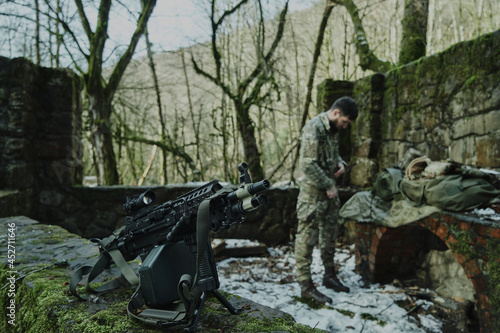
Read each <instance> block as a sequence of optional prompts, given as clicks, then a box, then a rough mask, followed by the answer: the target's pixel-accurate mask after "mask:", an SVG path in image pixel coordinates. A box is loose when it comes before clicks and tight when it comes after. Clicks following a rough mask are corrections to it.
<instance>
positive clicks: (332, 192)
mask: <svg viewBox="0 0 500 333" xmlns="http://www.w3.org/2000/svg"><path fill="white" fill-rule="evenodd" d="M326 196H327V197H328V198H329V199H333V198H335V197H336V196H337V188H336V187H335V185H332V187H331V188H330V189H329V190H326Z"/></svg>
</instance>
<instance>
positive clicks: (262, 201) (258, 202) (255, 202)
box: [251, 195, 269, 208]
mask: <svg viewBox="0 0 500 333" xmlns="http://www.w3.org/2000/svg"><path fill="white" fill-rule="evenodd" d="M251 201H252V206H253V208H257V207H260V206H264V207H265V206H267V205H268V204H269V200H267V197H266V196H265V195H259V196H258V197H255V198H252V200H251Z"/></svg>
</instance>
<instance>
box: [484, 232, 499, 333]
mask: <svg viewBox="0 0 500 333" xmlns="http://www.w3.org/2000/svg"><path fill="white" fill-rule="evenodd" d="M486 248H487V249H488V253H489V255H490V259H492V260H490V261H489V262H488V265H487V268H486V272H487V274H488V278H487V280H488V297H489V299H490V305H491V309H492V318H494V319H493V320H494V325H493V327H496V328H495V333H499V332H500V262H499V261H498V258H500V240H499V239H490V240H489V241H488V242H487V243H486Z"/></svg>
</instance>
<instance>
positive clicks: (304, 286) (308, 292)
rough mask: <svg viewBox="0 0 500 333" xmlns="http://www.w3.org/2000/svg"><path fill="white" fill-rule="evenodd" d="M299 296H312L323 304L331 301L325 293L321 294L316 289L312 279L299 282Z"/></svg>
mask: <svg viewBox="0 0 500 333" xmlns="http://www.w3.org/2000/svg"><path fill="white" fill-rule="evenodd" d="M300 296H301V297H302V298H312V299H313V300H315V301H316V302H318V303H321V304H325V303H332V302H333V301H332V299H331V298H330V297H328V296H326V295H323V294H322V293H320V292H319V291H318V289H316V287H315V286H314V284H313V282H312V280H306V281H304V282H302V283H301V294H300Z"/></svg>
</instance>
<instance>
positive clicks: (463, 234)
mask: <svg viewBox="0 0 500 333" xmlns="http://www.w3.org/2000/svg"><path fill="white" fill-rule="evenodd" d="M446 226H447V228H448V230H449V231H450V233H451V234H452V235H453V236H454V237H455V238H456V239H457V241H458V242H457V243H451V244H449V245H450V247H451V250H452V251H453V252H454V253H457V254H461V255H463V256H465V257H466V258H467V259H468V260H470V259H473V258H475V257H477V253H476V251H475V248H474V246H473V243H472V238H471V234H470V232H469V231H467V230H458V228H457V227H456V226H452V225H446Z"/></svg>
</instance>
